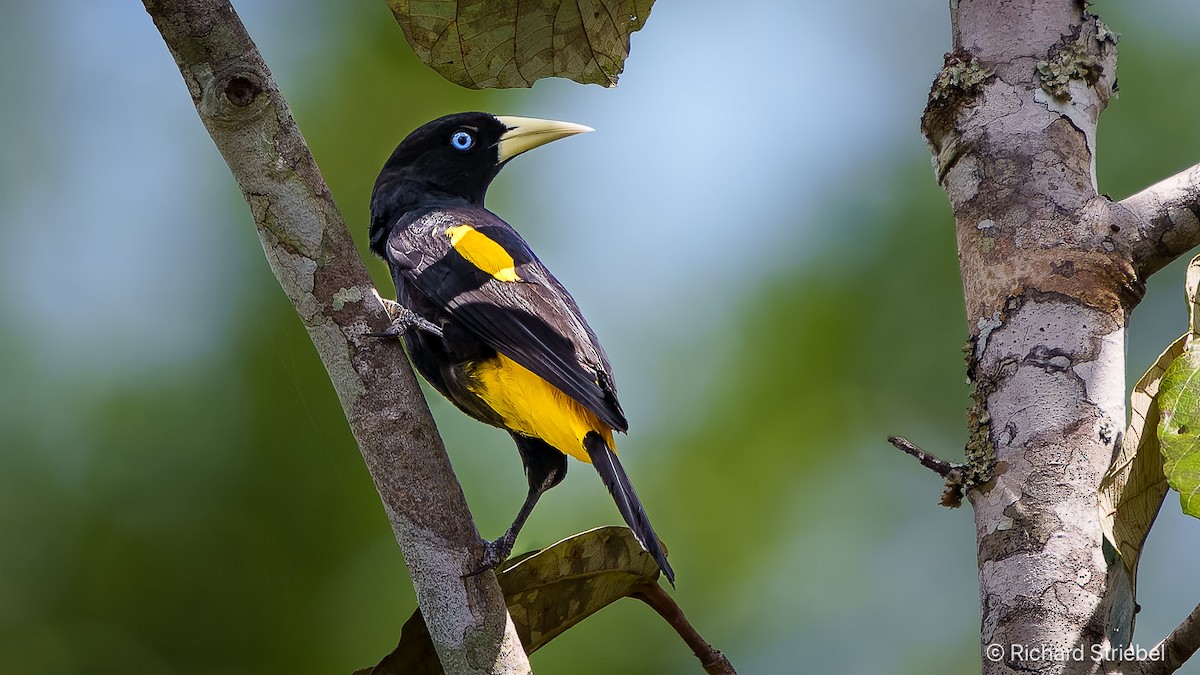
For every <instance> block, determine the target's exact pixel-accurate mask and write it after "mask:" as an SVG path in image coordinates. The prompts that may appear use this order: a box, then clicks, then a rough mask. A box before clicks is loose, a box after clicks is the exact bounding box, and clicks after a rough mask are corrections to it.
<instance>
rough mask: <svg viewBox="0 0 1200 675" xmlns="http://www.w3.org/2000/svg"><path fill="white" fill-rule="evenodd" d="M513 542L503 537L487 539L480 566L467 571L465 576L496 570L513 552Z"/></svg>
mask: <svg viewBox="0 0 1200 675" xmlns="http://www.w3.org/2000/svg"><path fill="white" fill-rule="evenodd" d="M512 547H513V542H512V541H510V540H507V539H506V538H505V537H501V538H499V539H497V540H496V541H487V542H484V545H483V558H481V559H480V560H479V567H478V568H476V569H475V571H473V572H467V573H466V574H464V575H463V578H464V579H466V578H469V577H474V576H478V575H480V574H483V573H484V572H486V571H488V570H494V569H496V568H497V567H499V566H500V565H501V564H503V563H504V561H505V560H507V559H508V555H509V554H510V553H512Z"/></svg>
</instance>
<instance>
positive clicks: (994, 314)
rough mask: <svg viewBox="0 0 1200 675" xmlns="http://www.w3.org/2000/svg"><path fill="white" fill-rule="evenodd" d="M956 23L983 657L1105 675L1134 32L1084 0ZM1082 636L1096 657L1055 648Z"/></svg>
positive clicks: (1009, 3) (955, 110)
mask: <svg viewBox="0 0 1200 675" xmlns="http://www.w3.org/2000/svg"><path fill="white" fill-rule="evenodd" d="M951 16H952V25H953V48H954V51H953V52H951V53H949V54H947V56H946V65H945V68H943V70H942V72H941V73H940V74H939V76H938V79H937V80H936V81H935V82H934V87H933V89H932V91H931V92H930V100H929V106H928V108H927V109H926V112H925V116H924V118H923V119H922V131H923V132H924V133H925V136H926V140H927V141H928V143H929V146H930V148H931V150H932V152H933V155H934V158H933V163H934V168H935V171H936V172H937V177H938V180H939V181H940V183H941V185H942V186H943V188H944V189H945V190H946V194H947V195H948V196H949V198H950V202H951V205H952V207H953V209H954V215H955V227H956V231H957V238H958V249H959V257H960V262H961V268H962V278H963V289H964V296H965V300H966V307H967V317H968V321H969V324H970V332H971V351H970V354H969V358H968V375H969V377H970V378H971V380H972V382H973V384H974V387H975V400H976V405H975V407H974V408H973V410H972V413H971V415H970V424H971V427H972V428H971V429H970V430H969V436H970V441H969V444H968V460H969V462H970V463H971V466H972V468H973V469H974V470H975V474H974V476H975V478H976V482H977V483H982V484H979V485H976V486H974V489H972V490H970V491H969V492H968V497H969V498H970V500H971V503H972V504H973V506H974V508H975V522H976V534H977V543H978V562H979V587H980V603H981V614H982V617H981V618H982V621H981V632H982V644H983V645H984V647H985V648H984V649H983V650H982V654H983V659H982V660H983V669H984V672H985V673H1015V672H1023V673H1028V672H1037V673H1044V672H1056V673H1057V672H1071V673H1077V672H1078V673H1083V672H1095V671H1096V670H1097V668H1098V667H1099V666H1098V664H1096V663H1095V662H1094V661H1093V660H1091V659H1090V655H1091V653H1092V652H1091V649H1092V646H1093V645H1104V644H1105V640H1106V639H1107V638H1106V626H1105V619H1106V593H1107V590H1108V588H1107V580H1106V576H1107V574H1106V568H1107V566H1106V563H1105V560H1104V556H1103V553H1102V548H1101V546H1102V541H1103V534H1102V532H1101V528H1100V523H1099V519H1098V517H1097V497H1096V496H1097V490H1098V487H1099V484H1100V479H1101V477H1102V476H1103V475H1104V472H1105V470H1106V469H1107V468H1108V465H1109V462H1110V460H1111V458H1112V456H1113V451H1114V444H1115V442H1116V441H1117V438H1118V435H1119V432H1120V431H1121V430H1123V429H1124V427H1125V403H1124V401H1125V357H1124V343H1125V325H1126V319H1127V317H1128V313H1129V311H1130V310H1131V309H1132V308H1133V306H1134V305H1135V304H1136V303H1137V301H1138V300H1139V299H1140V296H1141V292H1142V288H1143V285H1142V281H1141V278H1140V276H1139V273H1138V271H1137V270H1136V269H1135V267H1134V265H1133V255H1132V247H1131V243H1130V236H1129V235H1130V232H1131V231H1136V229H1137V228H1136V227H1133V224H1132V221H1131V220H1130V219H1129V217H1128V214H1127V212H1126V211H1125V210H1124V209H1120V208H1116V207H1115V205H1114V204H1113V203H1112V202H1111V201H1109V200H1108V199H1107V198H1105V197H1101V196H1099V195H1098V194H1097V190H1096V179H1095V148H1096V122H1097V118H1098V117H1099V115H1100V113H1101V111H1102V110H1103V109H1104V107H1105V105H1106V104H1107V103H1108V99H1109V96H1110V94H1111V92H1112V85H1113V82H1114V80H1115V68H1116V49H1115V39H1114V37H1113V36H1112V35H1111V34H1110V33H1108V31H1107V29H1106V28H1105V27H1104V26H1103V24H1102V23H1101V22H1100V21H1099V19H1098V18H1097V17H1095V16H1093V15H1090V14H1089V13H1088V12H1087V11H1086V10H1085V9H1084V7H1083V5H1082V4H1081V3H1080V2H1078V1H1077V0H960V1H959V2H951ZM989 479H990V480H989ZM997 645H998V646H999V647H997ZM1079 647H1082V648H1083V651H1084V652H1085V653H1086V654H1087V656H1088V658H1085V659H1083V660H1081V661H1076V660H1072V659H1070V658H1055V656H1054V654H1055V653H1056V650H1062V651H1063V652H1070V651H1071V650H1074V649H1076V648H1079Z"/></svg>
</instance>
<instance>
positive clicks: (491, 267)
mask: <svg viewBox="0 0 1200 675" xmlns="http://www.w3.org/2000/svg"><path fill="white" fill-rule="evenodd" d="M446 234H447V235H448V236H449V237H450V245H451V246H453V247H454V250H455V251H458V254H459V255H461V256H462V257H463V258H466V260H467V262H469V263H471V264H472V265H474V266H475V267H477V268H479V269H481V270H483V271H484V272H486V273H488V274H490V275H492V277H493V278H495V279H496V280H497V281H520V280H521V277H519V276H517V269H516V263H515V262H514V261H513V258H512V256H511V255H509V254H508V251H505V250H504V247H503V246H501V245H500V244H497V243H496V242H494V241H492V240H491V239H488V237H487V235H486V234H484V233H482V232H480V231H479V230H476V229H475V228H473V227H471V226H470V225H455V226H454V227H450V228H447V229H446Z"/></svg>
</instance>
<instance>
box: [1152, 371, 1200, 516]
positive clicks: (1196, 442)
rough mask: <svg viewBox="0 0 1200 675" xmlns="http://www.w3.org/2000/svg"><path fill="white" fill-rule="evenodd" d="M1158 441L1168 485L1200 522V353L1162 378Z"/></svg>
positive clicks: (1184, 506) (1184, 509)
mask: <svg viewBox="0 0 1200 675" xmlns="http://www.w3.org/2000/svg"><path fill="white" fill-rule="evenodd" d="M1159 397H1160V400H1159V406H1160V407H1161V408H1162V419H1161V420H1160V421H1159V423H1158V438H1159V442H1160V443H1161V444H1162V455H1163V459H1164V460H1165V464H1164V465H1163V469H1164V471H1165V473H1166V476H1167V483H1169V484H1170V485H1171V487H1172V488H1174V489H1175V490H1176V491H1177V492H1179V504H1180V506H1182V507H1183V512H1184V513H1186V514H1188V515H1189V516H1192V517H1194V518H1200V352H1197V351H1195V350H1188V351H1187V352H1186V353H1184V355H1183V356H1182V357H1180V358H1178V359H1176V360H1175V362H1174V363H1172V364H1171V367H1170V368H1168V369H1167V373H1166V375H1164V376H1163V382H1162V389H1161V391H1160V393H1159Z"/></svg>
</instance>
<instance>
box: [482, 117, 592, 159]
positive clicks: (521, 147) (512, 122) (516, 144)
mask: <svg viewBox="0 0 1200 675" xmlns="http://www.w3.org/2000/svg"><path fill="white" fill-rule="evenodd" d="M496 119H498V120H500V123H501V124H503V125H504V126H506V127H508V131H506V132H504V135H503V136H501V137H500V144H499V146H498V147H497V148H496V150H497V152H498V153H499V157H500V163H504V162H507V161H508V160H510V159H512V158H513V157H516V156H517V155H519V154H521V153H522V152H525V151H526V150H532V149H534V148H536V147H538V146H539V145H545V144H547V143H549V142H550V141H557V140H558V139H560V138H566V137H567V136H574V135H575V134H582V133H587V132H589V131H595V129H592V128H591V127H585V126H583V125H582V124H572V123H571V122H555V121H554V120H539V119H537V118H534V117H496Z"/></svg>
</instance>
